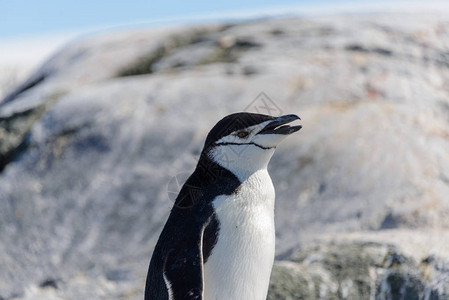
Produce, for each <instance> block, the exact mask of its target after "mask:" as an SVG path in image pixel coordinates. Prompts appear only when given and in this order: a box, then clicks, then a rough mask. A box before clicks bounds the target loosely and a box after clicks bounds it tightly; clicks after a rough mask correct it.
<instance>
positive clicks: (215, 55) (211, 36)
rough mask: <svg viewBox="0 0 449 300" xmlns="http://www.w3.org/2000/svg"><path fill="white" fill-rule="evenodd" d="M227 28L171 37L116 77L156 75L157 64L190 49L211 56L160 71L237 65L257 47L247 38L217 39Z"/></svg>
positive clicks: (227, 26) (253, 72)
mask: <svg viewBox="0 0 449 300" xmlns="http://www.w3.org/2000/svg"><path fill="white" fill-rule="evenodd" d="M230 27H232V26H231V25H226V26H222V27H220V28H219V29H218V30H210V29H209V30H207V29H197V30H191V31H190V32H188V33H185V34H183V35H181V34H177V35H173V36H171V37H169V38H167V39H166V40H165V41H164V42H163V43H162V44H161V45H160V46H159V47H157V48H156V49H154V50H153V51H151V52H149V53H148V54H147V55H145V56H143V57H141V58H139V59H138V60H137V61H136V62H135V63H133V64H131V65H130V66H128V67H126V68H124V69H122V70H121V71H120V72H119V73H118V76H119V77H125V76H134V75H143V74H152V73H155V72H158V70H159V68H158V64H159V63H160V62H161V61H163V60H165V59H167V58H169V57H171V56H172V55H173V54H174V53H177V52H178V51H180V50H182V49H186V48H187V47H189V46H193V45H197V46H198V47H203V48H204V49H211V52H210V53H209V54H207V55H205V56H204V57H202V58H201V59H200V60H198V61H194V62H189V63H186V62H184V61H176V62H174V63H172V64H171V65H170V66H169V67H168V68H167V67H166V68H163V70H165V71H167V70H170V69H178V68H181V67H185V66H187V65H188V66H198V65H206V64H212V63H219V62H225V63H232V62H236V61H237V59H238V56H239V54H240V53H242V52H244V51H247V50H249V49H253V48H258V47H261V45H260V44H259V43H257V42H255V41H254V40H253V39H252V38H250V37H235V36H234V35H232V34H224V35H223V36H219V35H220V34H221V33H222V32H224V31H225V30H226V29H228V28H230ZM255 73H256V71H255V70H248V72H247V74H246V75H252V74H255Z"/></svg>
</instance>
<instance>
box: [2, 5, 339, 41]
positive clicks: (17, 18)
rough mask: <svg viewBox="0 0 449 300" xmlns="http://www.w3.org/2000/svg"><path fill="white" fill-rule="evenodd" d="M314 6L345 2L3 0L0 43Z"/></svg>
mask: <svg viewBox="0 0 449 300" xmlns="http://www.w3.org/2000/svg"><path fill="white" fill-rule="evenodd" d="M312 2H323V3H326V2H334V3H335V2H337V3H338V2H343V1H342V0H337V1H326V0H318V1H310V0H300V1H292V0H277V1H276V0H258V1H255V0H249V1H248V0H247V1H242V0H226V1H179V0H178V1H176V0H162V1H161V0H159V1H155V0H152V1H144V0H134V1H123V0H122V1H116V0H93V1H88V0H78V1H75V0H66V1H61V0H40V1H33V0H31V1H30V0H0V16H1V17H0V39H5V38H11V37H17V36H30V35H35V34H50V33H55V32H60V31H73V30H76V29H80V28H96V27H102V26H108V25H109V26H112V25H115V24H127V23H138V22H151V21H155V22H157V21H158V20H163V19H176V18H183V17H184V18H185V17H188V16H194V15H206V16H207V15H208V14H219V13H223V12H226V11H228V12H238V11H249V10H259V9H269V8H271V7H279V6H290V5H295V4H296V5H297V4H305V3H312Z"/></svg>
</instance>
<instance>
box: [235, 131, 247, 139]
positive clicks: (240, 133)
mask: <svg viewBox="0 0 449 300" xmlns="http://www.w3.org/2000/svg"><path fill="white" fill-rule="evenodd" d="M248 134H249V132H248V131H239V132H237V136H238V137H239V138H241V139H243V138H245V137H247V136H248Z"/></svg>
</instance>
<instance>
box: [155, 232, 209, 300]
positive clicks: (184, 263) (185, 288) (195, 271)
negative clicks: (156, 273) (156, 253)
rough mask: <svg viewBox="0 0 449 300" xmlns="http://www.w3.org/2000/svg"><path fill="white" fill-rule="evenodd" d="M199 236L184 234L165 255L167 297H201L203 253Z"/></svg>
mask: <svg viewBox="0 0 449 300" xmlns="http://www.w3.org/2000/svg"><path fill="white" fill-rule="evenodd" d="M201 236H202V234H198V235H196V234H195V236H194V237H192V236H186V237H185V238H184V239H183V240H182V241H181V242H180V243H179V244H178V245H177V246H176V248H172V249H171V250H170V251H169V253H168V254H167V256H166V260H165V264H164V276H165V280H166V284H167V286H168V287H169V291H168V292H169V295H170V297H169V299H173V300H202V299H203V254H202V249H201Z"/></svg>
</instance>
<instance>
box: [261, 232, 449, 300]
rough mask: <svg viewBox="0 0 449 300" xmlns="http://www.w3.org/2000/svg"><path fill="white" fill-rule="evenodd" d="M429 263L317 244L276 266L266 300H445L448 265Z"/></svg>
mask: <svg viewBox="0 0 449 300" xmlns="http://www.w3.org/2000/svg"><path fill="white" fill-rule="evenodd" d="M427 263H428V262H421V263H420V264H418V263H417V262H415V261H414V259H413V258H412V257H406V256H405V255H403V254H402V253H400V251H399V249H397V248H396V247H394V246H392V245H385V244H381V243H360V242H356V243H353V242H349V243H348V242H341V241H339V242H335V243H326V242H319V243H316V244H315V245H313V246H308V247H305V248H303V249H299V250H297V251H296V252H295V253H294V254H292V255H291V256H290V257H288V259H287V260H282V261H278V262H276V264H275V266H274V268H273V272H272V275H271V283H270V290H269V295H268V299H378V300H386V299H445V298H447V297H448V296H449V290H448V289H449V280H448V276H447V274H448V271H449V270H448V266H449V264H447V261H446V264H445V266H444V267H443V268H441V266H438V265H437V264H432V266H428V265H426V264H427ZM427 268H430V269H431V271H429V270H428V269H427ZM436 282H438V284H436Z"/></svg>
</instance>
